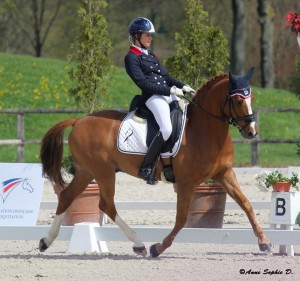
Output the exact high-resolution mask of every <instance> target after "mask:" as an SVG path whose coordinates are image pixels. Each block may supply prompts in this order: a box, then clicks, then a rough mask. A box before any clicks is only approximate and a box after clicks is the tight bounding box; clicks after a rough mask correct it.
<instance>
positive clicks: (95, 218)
mask: <svg viewBox="0 0 300 281" xmlns="http://www.w3.org/2000/svg"><path fill="white" fill-rule="evenodd" d="M99 200H100V191H99V187H98V184H89V185H88V186H87V187H86V189H85V190H84V191H83V192H82V193H81V194H80V195H79V196H78V197H77V198H76V199H75V200H74V201H73V202H72V204H71V205H70V207H69V208H68V210H67V211H66V213H65V216H64V218H63V222H62V224H63V225H65V226H73V225H74V224H75V223H80V222H100V216H101V211H100V209H99Z"/></svg>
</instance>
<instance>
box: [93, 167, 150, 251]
mask: <svg viewBox="0 0 300 281" xmlns="http://www.w3.org/2000/svg"><path fill="white" fill-rule="evenodd" d="M102 172H103V171H102ZM97 182H98V183H99V184H100V203H99V207H100V209H101V210H102V211H103V212H104V213H105V214H107V215H108V216H109V217H110V218H111V219H112V220H113V221H114V222H115V223H116V224H117V225H118V226H119V228H120V229H121V230H122V231H123V232H124V234H125V235H126V237H127V238H128V239H129V240H130V241H132V242H133V251H134V253H136V254H138V255H142V256H146V255H147V250H146V247H145V245H144V243H143V242H142V241H141V239H140V238H139V236H138V235H137V233H136V232H135V231H133V230H132V229H131V228H130V227H129V226H128V225H127V224H126V223H125V222H124V221H123V220H122V219H121V217H120V216H119V215H118V213H117V210H116V206H115V203H114V195H115V172H108V171H106V173H105V176H102V177H99V179H98V178H97Z"/></svg>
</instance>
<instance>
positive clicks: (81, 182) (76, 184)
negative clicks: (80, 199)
mask: <svg viewBox="0 0 300 281" xmlns="http://www.w3.org/2000/svg"><path fill="white" fill-rule="evenodd" d="M91 180H92V178H91V177H89V176H88V175H87V174H86V173H84V172H79V171H78V172H77V171H76V175H75V176H74V178H73V180H72V181H71V183H70V184H69V185H68V187H67V188H65V189H64V190H63V191H62V192H61V193H60V194H59V197H58V198H59V199H58V205H57V209H56V215H55V218H54V221H53V222H52V224H51V227H50V229H49V231H48V234H47V236H46V237H44V238H42V239H41V240H40V243H39V249H40V251H41V252H44V251H45V250H47V248H49V247H50V245H51V244H52V243H53V241H54V240H55V239H56V237H57V236H58V233H59V230H60V226H61V223H62V220H63V217H64V214H65V212H66V210H67V209H68V208H69V206H70V205H71V203H72V202H73V200H74V199H75V198H76V197H77V196H78V195H80V194H81V193H82V192H83V191H84V189H85V188H86V186H87V185H88V184H89V183H90V181H91Z"/></svg>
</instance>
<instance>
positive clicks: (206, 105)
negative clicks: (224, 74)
mask: <svg viewBox="0 0 300 281" xmlns="http://www.w3.org/2000/svg"><path fill="white" fill-rule="evenodd" d="M227 85H228V80H227V79H224V80H221V81H219V82H218V83H216V84H215V85H213V86H212V87H211V88H210V89H209V90H207V91H205V92H203V93H201V92H200V93H198V94H197V96H196V97H195V103H196V104H197V105H196V106H195V105H191V106H190V109H191V110H190V111H191V112H190V114H189V115H190V116H189V118H196V119H198V118H200V119H203V118H204V119H205V117H209V115H210V114H211V115H214V116H218V117H220V118H224V117H225V116H226V115H225V112H224V110H225V108H224V107H225V103H226V97H227V91H228V89H227ZM209 118H210V119H212V120H211V122H213V123H218V122H220V120H218V119H217V118H213V117H211V116H210V117H209ZM209 122H210V121H209Z"/></svg>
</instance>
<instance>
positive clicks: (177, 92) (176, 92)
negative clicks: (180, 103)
mask: <svg viewBox="0 0 300 281" xmlns="http://www.w3.org/2000/svg"><path fill="white" fill-rule="evenodd" d="M170 93H171V94H173V95H175V96H177V97H182V96H183V91H182V89H179V88H177V87H176V86H173V87H171V90H170Z"/></svg>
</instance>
